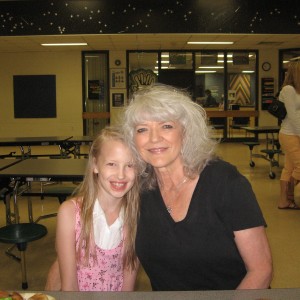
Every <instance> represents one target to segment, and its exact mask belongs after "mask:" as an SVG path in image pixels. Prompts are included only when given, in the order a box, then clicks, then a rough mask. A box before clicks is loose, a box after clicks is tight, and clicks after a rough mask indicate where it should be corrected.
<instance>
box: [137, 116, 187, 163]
mask: <svg viewBox="0 0 300 300" xmlns="http://www.w3.org/2000/svg"><path fill="white" fill-rule="evenodd" d="M134 138H135V144H136V147H137V150H138V152H139V153H140V155H141V157H142V158H143V160H144V161H145V162H147V163H149V164H150V165H152V166H153V167H154V168H168V167H172V166H175V164H176V163H181V160H182V157H181V147H182V127H181V125H180V123H178V122H175V121H169V122H157V121H145V122H143V123H142V124H138V125H137V126H136V128H135V135H134Z"/></svg>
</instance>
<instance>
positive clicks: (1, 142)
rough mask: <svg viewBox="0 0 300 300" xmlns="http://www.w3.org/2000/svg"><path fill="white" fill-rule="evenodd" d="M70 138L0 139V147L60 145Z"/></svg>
mask: <svg viewBox="0 0 300 300" xmlns="http://www.w3.org/2000/svg"><path fill="white" fill-rule="evenodd" d="M71 138H72V136H44V137H15V138H14V137H12V138H0V146H48V145H60V144H61V143H62V142H64V141H67V140H68V139H71Z"/></svg>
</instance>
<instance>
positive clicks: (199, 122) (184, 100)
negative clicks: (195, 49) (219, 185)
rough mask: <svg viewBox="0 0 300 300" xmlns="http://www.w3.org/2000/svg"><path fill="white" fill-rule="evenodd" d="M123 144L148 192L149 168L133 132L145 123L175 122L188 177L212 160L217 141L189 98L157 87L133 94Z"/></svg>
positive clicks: (152, 180)
mask: <svg viewBox="0 0 300 300" xmlns="http://www.w3.org/2000/svg"><path fill="white" fill-rule="evenodd" d="M123 118H124V119H123V130H124V134H125V140H126V141H127V143H128V144H129V145H130V147H131V149H132V150H133V152H134V153H135V154H136V155H137V157H138V163H139V165H140V169H141V170H142V174H141V175H142V177H146V179H147V180H146V181H145V182H147V186H148V188H153V187H154V186H155V185H156V177H155V174H154V171H153V168H152V166H150V165H147V164H146V163H145V162H144V161H143V159H142V158H141V156H140V155H139V153H138V151H137V149H136V145H135V132H136V131H135V130H136V126H137V125H138V124H141V123H143V122H145V121H159V122H161V121H163V122H167V121H176V122H179V123H180V124H181V126H182V130H183V141H182V149H181V153H182V158H183V163H184V169H185V173H186V175H187V176H191V177H193V176H195V174H199V172H201V170H202V169H203V168H204V166H205V165H206V164H207V163H208V162H209V161H210V160H211V159H213V158H214V157H215V155H214V149H215V145H216V143H217V142H216V141H215V140H213V139H212V138H211V134H210V129H209V127H208V126H207V123H206V113H205V110H204V109H203V108H202V107H201V106H200V105H198V104H197V103H195V102H194V101H192V99H191V97H190V96H189V94H188V93H187V92H186V91H184V90H179V89H177V88H174V87H172V86H168V85H162V84H156V85H153V86H149V87H145V88H143V89H140V90H138V91H137V92H135V93H134V94H133V95H132V97H131V99H130V103H129V105H128V106H127V107H126V108H125V111H124V114H123Z"/></svg>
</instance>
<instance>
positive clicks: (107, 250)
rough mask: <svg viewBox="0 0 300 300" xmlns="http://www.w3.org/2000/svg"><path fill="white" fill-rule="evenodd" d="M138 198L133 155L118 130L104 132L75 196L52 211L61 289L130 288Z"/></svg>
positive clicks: (93, 146)
mask: <svg viewBox="0 0 300 300" xmlns="http://www.w3.org/2000/svg"><path fill="white" fill-rule="evenodd" d="M138 199H139V197H138V182H137V176H136V169H135V163H134V158H133V155H132V153H131V152H130V150H129V148H128V147H127V146H126V144H125V143H124V141H123V137H122V134H121V132H120V131H119V130H117V129H116V128H115V129H114V128H105V129H104V130H102V132H101V133H100V134H99V135H98V136H97V137H96V139H95V140H94V142H93V144H92V146H91V150H90V154H89V159H88V164H87V169H86V174H85V178H84V180H83V182H82V184H81V185H80V186H79V188H78V192H77V193H76V196H75V197H74V198H72V199H70V200H68V201H66V202H64V203H63V204H62V205H61V206H60V208H59V211H58V216H57V231H56V249H57V253H58V264H59V270H60V277H61V289H62V290H63V291H76V290H80V291H121V290H122V291H130V290H133V289H134V283H135V278H136V273H137V260H136V256H135V249H134V241H135V234H136V220H137V214H138ZM54 268H55V267H54Z"/></svg>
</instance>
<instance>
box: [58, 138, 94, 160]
mask: <svg viewBox="0 0 300 300" xmlns="http://www.w3.org/2000/svg"><path fill="white" fill-rule="evenodd" d="M93 140H94V138H93V137H92V136H85V135H83V136H72V137H71V138H69V139H67V140H65V141H64V142H63V143H62V144H61V145H60V147H61V152H62V153H63V154H64V156H68V155H69V154H72V155H73V156H74V158H80V157H81V156H84V157H86V156H87V154H82V153H81V151H80V147H81V146H84V145H88V146H90V145H91V144H92V142H93Z"/></svg>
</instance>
